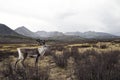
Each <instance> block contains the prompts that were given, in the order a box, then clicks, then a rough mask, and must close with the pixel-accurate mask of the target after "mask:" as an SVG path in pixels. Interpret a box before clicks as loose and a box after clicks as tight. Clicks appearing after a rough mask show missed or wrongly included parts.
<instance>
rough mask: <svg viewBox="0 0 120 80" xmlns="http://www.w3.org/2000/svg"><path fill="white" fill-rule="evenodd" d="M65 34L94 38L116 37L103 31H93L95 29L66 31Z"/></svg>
mask: <svg viewBox="0 0 120 80" xmlns="http://www.w3.org/2000/svg"><path fill="white" fill-rule="evenodd" d="M65 34H66V35H75V36H81V37H84V38H95V39H105V38H107V39H108V38H117V36H115V35H112V34H109V33H104V32H95V31H87V32H84V33H81V32H67V33H65Z"/></svg>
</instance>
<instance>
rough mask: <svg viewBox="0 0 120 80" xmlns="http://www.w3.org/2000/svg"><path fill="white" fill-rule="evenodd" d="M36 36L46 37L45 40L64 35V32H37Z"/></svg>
mask: <svg viewBox="0 0 120 80" xmlns="http://www.w3.org/2000/svg"><path fill="white" fill-rule="evenodd" d="M36 34H37V35H39V37H45V38H47V37H54V36H63V35H64V34H63V33H62V32H58V31H53V32H46V31H37V32H36Z"/></svg>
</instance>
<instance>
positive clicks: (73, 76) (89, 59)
mask: <svg viewBox="0 0 120 80" xmlns="http://www.w3.org/2000/svg"><path fill="white" fill-rule="evenodd" d="M18 47H38V45H37V44H1V45H0V61H1V62H0V80H7V79H8V78H9V77H6V75H8V74H6V72H9V70H10V69H11V70H12V69H14V67H13V66H11V65H13V64H14V63H15V61H16V59H17V56H18V55H17V52H16V48H18ZM113 53H114V54H113ZM116 53H117V55H115V54H116ZM117 56H118V57H120V43H116V42H98V43H83V44H81V43H79V44H78V43H77V44H70V45H69V44H67V45H64V44H57V45H56V44H53V45H52V46H51V51H50V52H47V53H46V55H45V56H44V57H43V58H41V59H40V60H39V63H38V69H39V72H38V74H36V75H34V76H33V73H34V74H35V73H36V72H35V69H36V68H35V66H34V61H35V59H34V58H27V60H26V61H25V64H26V66H27V70H26V71H22V69H23V67H22V65H21V64H20V63H19V64H18V66H17V68H18V69H20V71H19V70H18V72H19V73H20V72H22V73H23V74H25V75H27V76H28V77H29V78H30V76H31V77H33V78H35V77H37V78H38V77H39V78H38V79H37V78H36V79H33V78H30V79H25V78H23V77H22V78H21V79H17V80H61V79H62V80H120V77H119V75H120V73H119V72H118V71H119V69H120V58H116V57H117ZM8 61H10V64H11V65H7V66H6V65H5V64H4V63H7V62H8ZM116 61H117V63H116ZM103 63H104V64H103ZM111 64H114V67H112V66H113V65H111ZM98 65H101V68H100V67H99V66H98ZM107 65H108V66H107ZM104 66H105V67H109V69H106V68H104ZM4 67H7V70H6V69H4V71H3V68H4ZM8 67H9V68H8ZM116 70H117V71H116ZM98 71H99V73H100V74H99V77H102V78H103V79H102V78H99V77H96V76H98V75H96V74H98ZM102 71H103V72H104V73H103V74H104V75H106V76H107V77H105V76H104V75H103V74H102V73H101V72H102ZM109 71H112V72H109ZM42 73H47V74H42ZM108 73H110V74H108ZM88 74H90V75H88ZM13 75H17V74H15V72H14V70H13ZM38 75H39V76H38ZM41 75H42V76H41ZM11 76H12V75H11ZM20 77H21V76H20ZM43 77H46V78H44V79H43ZM108 77H109V78H108ZM115 77H116V78H115ZM40 78H41V79H40ZM113 78H114V79H113ZM8 80H14V79H8Z"/></svg>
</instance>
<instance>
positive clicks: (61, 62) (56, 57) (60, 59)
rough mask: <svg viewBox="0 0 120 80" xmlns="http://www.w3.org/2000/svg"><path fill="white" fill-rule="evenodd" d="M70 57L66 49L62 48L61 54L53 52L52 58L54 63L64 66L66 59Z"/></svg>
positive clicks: (65, 65)
mask: <svg viewBox="0 0 120 80" xmlns="http://www.w3.org/2000/svg"><path fill="white" fill-rule="evenodd" d="M69 57H70V53H69V51H68V50H66V49H65V50H63V54H61V55H58V54H55V53H53V60H54V61H55V63H56V65H57V66H59V67H61V68H65V67H67V59H68V58H69Z"/></svg>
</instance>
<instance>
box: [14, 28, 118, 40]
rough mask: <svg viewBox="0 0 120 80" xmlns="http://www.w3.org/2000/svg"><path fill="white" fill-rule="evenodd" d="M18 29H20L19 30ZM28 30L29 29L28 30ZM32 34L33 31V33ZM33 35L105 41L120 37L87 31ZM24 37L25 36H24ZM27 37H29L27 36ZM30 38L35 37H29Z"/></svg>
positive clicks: (41, 32)
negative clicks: (105, 39)
mask: <svg viewBox="0 0 120 80" xmlns="http://www.w3.org/2000/svg"><path fill="white" fill-rule="evenodd" d="M21 28H22V27H19V30H20V32H23V31H22V30H23V29H21ZM17 29H18V28H17ZM26 29H27V28H26ZM27 30H28V31H30V30H29V29H27ZM15 31H16V32H17V33H19V34H22V33H20V32H18V31H17V30H16V29H15ZM24 32H25V31H24ZM31 32H32V31H31ZM26 33H27V32H26ZM32 34H34V38H35V37H36V38H40V37H42V38H50V37H51V38H52V37H53V38H54V37H58V36H59V37H62V36H64V37H65V36H66V37H68V36H69V37H71V36H75V37H76V36H78V37H81V38H87V39H92V38H93V39H94V38H97V39H104V38H108V39H109V38H117V37H118V36H115V35H112V34H109V33H105V32H95V31H87V32H79V31H76V32H66V33H63V32H59V31H51V32H47V31H37V32H32ZM23 35H24V34H23ZM25 36H27V35H25ZM29 37H33V36H29Z"/></svg>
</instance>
